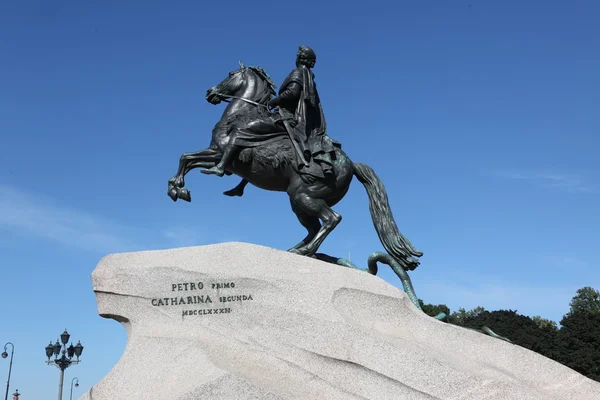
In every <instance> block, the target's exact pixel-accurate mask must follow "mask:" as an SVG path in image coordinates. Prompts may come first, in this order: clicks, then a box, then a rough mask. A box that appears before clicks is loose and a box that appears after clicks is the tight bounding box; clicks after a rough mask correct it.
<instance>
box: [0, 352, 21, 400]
mask: <svg viewBox="0 0 600 400" xmlns="http://www.w3.org/2000/svg"><path fill="white" fill-rule="evenodd" d="M9 344H10V347H11V350H10V364H9V365H8V381H6V395H5V396H4V400H8V387H9V386H10V372H11V371H12V360H13V354H15V345H14V344H12V343H11V342H8V343H6V344H5V345H4V352H2V358H6V357H8V353H7V352H6V347H7V346H8V345H9ZM17 392H18V390H17Z"/></svg>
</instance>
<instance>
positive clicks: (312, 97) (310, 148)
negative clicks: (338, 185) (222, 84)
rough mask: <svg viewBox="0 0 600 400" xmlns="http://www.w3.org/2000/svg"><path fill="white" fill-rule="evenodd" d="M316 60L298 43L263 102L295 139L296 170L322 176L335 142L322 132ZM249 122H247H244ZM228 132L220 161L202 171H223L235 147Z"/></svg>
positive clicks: (329, 169) (327, 172)
mask: <svg viewBox="0 0 600 400" xmlns="http://www.w3.org/2000/svg"><path fill="white" fill-rule="evenodd" d="M316 61H317V56H316V54H315V52H314V51H313V50H312V49H311V48H310V47H307V46H300V47H299V49H298V53H297V55H296V68H295V69H294V70H293V71H292V72H291V73H290V74H289V75H288V76H287V78H286V79H285V81H284V82H283V84H282V85H281V88H280V90H279V95H278V96H277V97H275V98H274V99H272V100H270V101H269V102H268V103H267V104H268V106H269V107H270V108H276V110H277V112H278V114H279V115H278V116H271V117H269V118H270V119H271V118H274V117H275V119H276V125H277V126H279V127H280V128H281V129H282V131H283V130H287V131H288V133H289V135H290V136H291V138H292V140H293V141H294V142H295V144H294V143H292V144H293V145H294V148H295V150H294V152H295V153H297V156H298V168H299V172H300V174H308V175H312V176H314V177H317V178H324V177H331V176H332V175H333V168H332V158H331V155H332V154H333V153H334V151H335V149H334V145H339V144H337V142H334V141H333V140H332V139H330V138H329V137H328V136H327V135H326V123H325V117H324V115H323V109H322V107H321V102H320V99H319V94H318V92H317V88H316V85H315V83H314V73H313V72H312V71H311V68H313V67H314V66H315V63H316ZM256 123H260V121H256ZM253 125H254V124H253V123H252V122H251V123H250V124H248V125H247V126H253ZM231 134H232V135H233V137H232V138H231V140H230V141H229V144H228V146H227V148H226V149H225V150H224V152H223V157H222V159H221V161H220V162H219V163H218V164H217V165H216V166H214V167H212V168H210V169H206V170H203V171H202V172H203V173H206V174H216V175H218V176H223V175H224V173H225V168H226V166H227V165H228V163H229V161H230V160H231V157H232V156H233V154H234V151H233V150H234V149H235V148H236V144H235V130H234V131H233V132H232V133H231Z"/></svg>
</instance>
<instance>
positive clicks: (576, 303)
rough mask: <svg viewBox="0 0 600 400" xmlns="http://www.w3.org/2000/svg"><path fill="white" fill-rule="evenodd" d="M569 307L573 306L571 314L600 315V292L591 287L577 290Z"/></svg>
mask: <svg viewBox="0 0 600 400" xmlns="http://www.w3.org/2000/svg"><path fill="white" fill-rule="evenodd" d="M569 305H570V306H571V309H570V310H569V314H573V313H578V312H582V313H600V292H599V291H597V290H596V289H594V288H592V287H589V286H586V287H583V288H581V289H579V290H577V294H576V295H575V297H573V299H572V300H571V303H570V304H569Z"/></svg>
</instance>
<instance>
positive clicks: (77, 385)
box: [69, 377, 79, 400]
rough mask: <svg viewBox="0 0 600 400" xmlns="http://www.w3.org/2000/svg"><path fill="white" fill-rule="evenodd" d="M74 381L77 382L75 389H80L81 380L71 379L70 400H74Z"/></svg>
mask: <svg viewBox="0 0 600 400" xmlns="http://www.w3.org/2000/svg"><path fill="white" fill-rule="evenodd" d="M73 381H77V382H75V387H79V379H77V377H75V378H73V379H71V396H70V397H69V400H73Z"/></svg>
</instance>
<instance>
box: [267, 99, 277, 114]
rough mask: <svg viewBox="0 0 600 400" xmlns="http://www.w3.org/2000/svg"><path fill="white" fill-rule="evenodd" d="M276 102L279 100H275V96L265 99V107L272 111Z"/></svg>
mask: <svg viewBox="0 0 600 400" xmlns="http://www.w3.org/2000/svg"><path fill="white" fill-rule="evenodd" d="M277 103H279V102H278V101H277V97H275V98H274V99H271V100H269V101H267V107H269V110H271V111H273V110H274V109H275V107H277Z"/></svg>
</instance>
